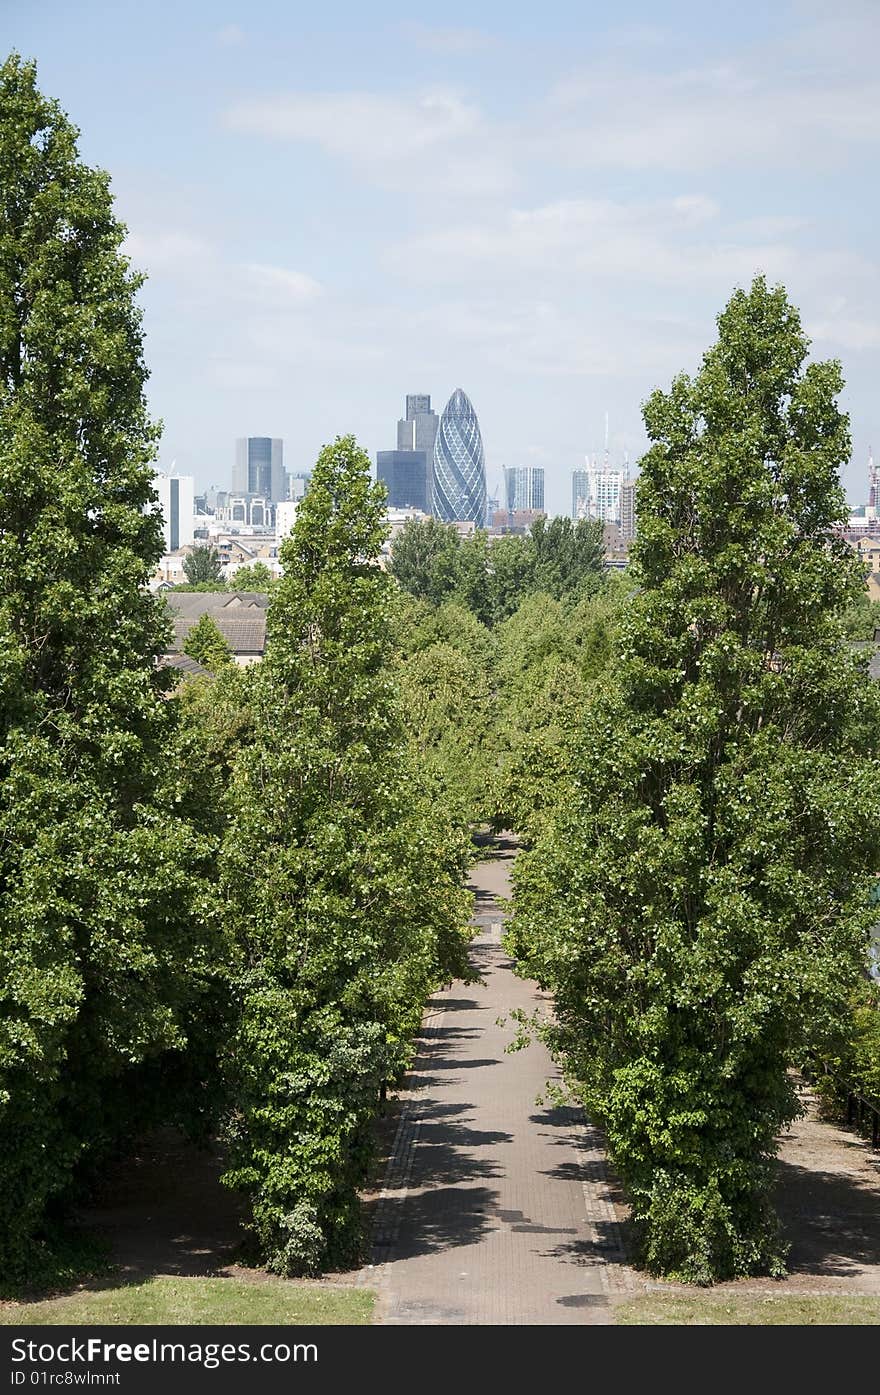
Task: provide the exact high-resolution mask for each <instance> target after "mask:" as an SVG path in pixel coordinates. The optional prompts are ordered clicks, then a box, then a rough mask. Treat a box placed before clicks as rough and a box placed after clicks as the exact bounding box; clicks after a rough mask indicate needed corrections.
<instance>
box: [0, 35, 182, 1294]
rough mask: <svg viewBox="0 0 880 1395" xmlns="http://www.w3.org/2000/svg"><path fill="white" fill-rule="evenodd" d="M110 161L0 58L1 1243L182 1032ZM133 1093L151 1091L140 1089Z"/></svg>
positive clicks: (23, 1261)
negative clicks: (80, 148) (105, 166)
mask: <svg viewBox="0 0 880 1395" xmlns="http://www.w3.org/2000/svg"><path fill="white" fill-rule="evenodd" d="M124 233H125V229H124V228H123V226H122V225H121V224H120V223H119V222H118V221H117V219H116V218H115V216H114V213H113V203H112V198H111V194H110V189H109V181H108V176H107V175H106V174H105V173H103V172H102V171H101V170H96V169H92V168H89V167H88V166H87V165H85V164H84V163H83V162H82V161H81V160H80V158H79V156H78V153H77V132H76V130H75V129H74V127H73V126H72V125H71V123H70V122H69V120H68V119H67V118H66V116H65V115H64V113H63V112H62V111H61V110H60V108H59V106H58V104H57V103H56V102H54V101H51V100H49V99H47V98H45V97H43V96H42V95H41V94H40V92H39V91H38V89H37V86H36V72H35V67H34V64H33V63H27V62H23V61H22V60H21V59H20V58H19V57H18V56H17V55H15V54H13V55H12V56H11V57H10V58H9V59H8V60H7V61H6V62H5V63H4V64H3V66H2V68H0V927H2V931H0V1267H2V1270H3V1273H4V1276H5V1277H6V1278H7V1279H8V1278H10V1277H14V1276H15V1275H20V1274H22V1273H24V1272H25V1271H26V1269H27V1267H28V1265H33V1263H34V1260H35V1256H36V1257H37V1258H38V1251H39V1245H38V1244H37V1243H36V1242H39V1241H40V1240H41V1237H43V1236H44V1234H45V1222H46V1210H47V1205H48V1203H49V1202H50V1201H51V1200H52V1199H53V1198H58V1197H59V1196H60V1195H61V1194H63V1193H64V1191H65V1189H66V1187H67V1186H68V1184H69V1182H70V1178H71V1175H72V1172H73V1170H74V1168H75V1166H76V1165H77V1164H78V1163H79V1162H81V1161H82V1160H83V1159H84V1158H85V1157H86V1156H87V1155H88V1154H89V1152H90V1151H91V1152H94V1151H95V1150H97V1149H99V1148H100V1147H101V1146H102V1145H104V1144H106V1143H107V1142H109V1141H110V1140H111V1139H113V1138H114V1137H115V1136H116V1135H117V1134H118V1130H119V1127H120V1125H121V1120H122V1117H123V1115H126V1116H127V1117H129V1118H130V1116H131V1109H130V1105H129V1104H128V1102H127V1101H128V1100H129V1098H130V1092H129V1091H127V1090H126V1089H125V1087H124V1081H125V1080H126V1079H128V1078H129V1077H130V1075H131V1073H132V1071H134V1070H136V1068H137V1067H138V1066H139V1065H140V1064H142V1063H144V1062H146V1061H149V1060H153V1061H155V1060H157V1059H158V1058H159V1057H160V1056H161V1055H162V1053H164V1052H166V1051H168V1050H169V1049H172V1048H179V1047H180V1046H181V1045H182V1043H183V1037H184V1031H183V1026H182V1023H183V1018H184V1016H185V1014H186V1010H187V1004H188V1003H189V1002H190V1000H191V992H192V989H191V987H189V986H187V980H188V977H189V976H190V974H192V978H191V979H190V983H191V984H192V983H194V982H195V978H196V977H197V961H198V957H199V951H198V949H197V948H196V947H194V946H192V945H190V946H187V944H186V942H185V941H183V940H182V937H181V934H180V925H181V913H182V912H183V911H184V910H185V909H186V907H187V904H188V897H189V887H190V885H191V877H192V873H193V868H194V866H195V865H196V862H195V861H194V860H193V859H195V860H196V861H197V860H198V857H199V856H201V853H200V851H199V846H198V844H197V841H196V840H194V839H193V837H192V836H191V835H190V833H189V830H188V829H187V827H186V826H185V825H183V824H181V823H180V822H179V821H176V820H175V819H173V818H172V817H171V816H170V815H166V813H165V812H164V809H165V806H171V807H173V803H174V781H173V777H172V776H170V775H169V774H168V773H167V772H166V770H165V766H164V760H163V752H164V749H165V744H164V743H165V738H166V732H167V725H168V711H167V708H168V704H166V703H164V702H163V698H162V692H163V687H164V684H165V682H166V681H167V677H166V678H163V676H162V674H161V673H160V671H159V670H158V668H157V665H156V658H157V655H158V654H159V653H160V652H161V650H162V649H163V648H164V644H165V638H166V633H165V631H166V622H165V620H164V618H163V612H162V610H161V609H160V608H159V606H158V604H157V602H156V601H155V600H154V598H153V597H152V596H151V595H150V593H149V591H148V589H147V581H148V578H149V576H150V573H151V571H152V569H153V568H154V566H155V563H156V561H157V559H158V557H159V555H160V554H161V550H162V542H161V535H160V529H159V524H158V521H157V513H156V509H155V507H154V499H155V495H154V493H153V488H152V469H151V464H150V462H151V460H152V458H153V455H154V452H155V445H156V438H157V429H156V427H155V426H154V425H153V424H152V423H151V422H150V420H149V418H148V414H147V409H146V404H145V399H144V382H145V379H146V376H147V373H146V369H145V366H144V361H143V354H142V329H141V314H140V310H139V309H138V307H137V304H136V292H137V289H138V286H139V285H140V278H139V277H138V276H137V275H136V274H134V273H133V272H132V271H131V270H130V268H129V264H128V261H127V259H126V257H125V256H124V255H123V253H122V250H121V247H122V241H123V237H124ZM144 1108H145V1109H146V1105H145V1104H144Z"/></svg>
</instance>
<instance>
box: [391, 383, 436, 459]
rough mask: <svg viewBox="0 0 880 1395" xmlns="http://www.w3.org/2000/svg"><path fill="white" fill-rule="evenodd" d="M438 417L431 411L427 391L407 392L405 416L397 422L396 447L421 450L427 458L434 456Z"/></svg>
mask: <svg viewBox="0 0 880 1395" xmlns="http://www.w3.org/2000/svg"><path fill="white" fill-rule="evenodd" d="M439 425H440V418H439V417H438V415H437V413H436V412H432V411H431V398H430V395H429V394H428V393H425V392H415V393H407V398H406V416H405V417H402V418H401V419H400V421H399V422H398V423H397V449H398V450H423V451H425V453H426V455H427V457H428V460H429V461H430V460H433V458H434V442H435V441H436V440H437V428H438V427H439Z"/></svg>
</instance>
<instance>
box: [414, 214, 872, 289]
mask: <svg viewBox="0 0 880 1395" xmlns="http://www.w3.org/2000/svg"><path fill="white" fill-rule="evenodd" d="M720 213H721V211H720V209H719V207H718V205H717V204H716V203H715V202H714V201H713V200H712V199H709V198H706V197H704V196H703V195H682V196H677V197H673V198H670V199H665V200H654V201H650V202H642V203H622V202H618V201H614V200H611V199H565V200H560V201H558V202H555V203H551V204H544V205H541V206H539V207H537V208H533V209H512V210H509V211H508V212H507V213H506V214H503V215H500V216H499V217H497V218H495V219H494V220H491V221H489V220H486V221H482V222H477V223H471V224H467V225H460V226H457V227H455V226H453V227H451V228H447V229H444V230H442V231H439V232H436V233H429V234H425V235H423V236H421V237H418V238H414V239H411V240H410V241H409V242H407V243H403V244H399V245H398V246H396V247H394V248H392V249H391V251H390V252H389V255H388V265H389V267H390V268H391V269H395V270H396V271H397V272H398V273H400V274H403V275H405V276H408V277H410V278H414V279H421V280H433V281H438V282H449V281H453V282H456V283H460V282H463V281H468V280H471V281H472V280H474V279H479V280H480V281H483V282H485V281H491V282H492V283H493V284H496V285H497V284H499V283H500V282H503V281H506V282H511V278H512V277H513V275H514V274H515V273H517V272H519V273H522V272H524V271H527V272H529V273H530V274H531V275H532V277H533V278H536V279H537V280H538V281H539V283H540V284H541V285H543V286H547V287H549V286H552V285H557V286H558V284H559V282H560V280H562V281H565V282H566V283H567V284H568V285H569V286H570V287H571V288H572V290H574V289H576V288H577V286H578V285H580V287H581V288H585V287H588V286H589V285H590V284H591V283H598V282H603V283H604V282H606V281H608V280H614V279H622V280H625V281H626V282H628V283H640V284H644V285H653V286H671V287H691V286H694V285H696V284H700V285H703V286H707V287H709V288H712V289H714V288H715V287H717V288H718V289H719V291H721V292H722V293H724V292H726V291H727V290H729V289H730V287H731V286H733V285H734V284H740V285H741V284H745V283H748V282H750V281H751V280H752V278H753V277H754V276H755V275H756V274H757V273H758V272H763V273H764V274H766V275H767V276H768V277H770V278H771V279H772V280H776V279H781V280H783V281H788V280H791V279H794V280H798V281H800V282H804V281H809V282H810V284H811V285H820V284H821V285H823V286H827V285H829V284H834V283H835V282H844V281H848V282H861V283H867V281H869V280H872V279H873V277H874V275H875V269H874V267H873V266H872V265H871V264H870V263H867V262H866V261H864V260H863V259H862V258H859V257H858V256H856V255H855V254H852V253H846V252H833V251H815V252H811V251H806V250H803V249H802V248H799V247H798V246H797V245H796V244H795V243H794V242H792V241H791V240H788V241H786V240H779V239H776V240H774V239H772V238H770V237H765V238H755V237H750V236H749V235H748V234H747V233H743V232H742V230H739V231H737V230H736V229H735V228H730V227H725V226H724V224H723V223H722V220H721V216H720ZM511 289H512V290H513V289H514V286H513V284H512V285H511Z"/></svg>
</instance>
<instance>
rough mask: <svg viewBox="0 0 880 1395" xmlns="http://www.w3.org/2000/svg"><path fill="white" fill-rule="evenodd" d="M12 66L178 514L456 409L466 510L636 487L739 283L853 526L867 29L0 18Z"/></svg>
mask: <svg viewBox="0 0 880 1395" xmlns="http://www.w3.org/2000/svg"><path fill="white" fill-rule="evenodd" d="M0 21H2V32H3V47H4V48H5V49H7V50H8V49H11V48H17V49H18V50H19V51H20V52H21V53H22V54H24V55H26V56H28V57H35V58H36V59H37V63H38V69H39V79H40V84H41V86H42V88H43V90H44V91H45V92H47V93H50V94H51V95H53V96H56V97H57V98H58V99H59V100H60V101H61V103H62V105H63V106H64V108H65V109H66V110H67V111H68V112H69V114H70V115H71V117H72V118H73V120H74V121H75V123H76V124H77V125H78V126H79V127H80V129H81V131H82V139H81V150H82V153H83V155H84V156H85V158H86V159H88V160H89V161H90V162H91V163H94V164H99V165H102V166H103V167H104V168H106V169H108V170H109V171H110V174H111V176H112V181H113V188H114V192H115V194H116V198H117V206H118V211H119V214H120V216H121V217H122V219H123V220H124V221H125V222H126V224H127V225H128V228H129V250H130V254H131V256H132V258H133V260H134V261H135V263H136V264H137V265H138V266H140V267H142V268H143V269H144V270H146V271H147V272H148V274H149V281H148V283H147V285H146V287H145V289H144V291H143V293H142V298H143V304H144V308H145V325H146V333H147V340H146V353H147V361H148V363H149V365H150V368H151V372H152V377H151V380H150V388H149V392H150V404H151V408H152V410H153V412H154V414H155V415H156V416H158V417H161V418H162V420H163V421H164V424H165V433H164V437H163V441H162V447H161V462H162V463H163V464H165V465H166V466H167V465H168V464H170V462H171V461H172V460H176V462H177V468H178V470H179V471H180V472H181V473H184V472H186V473H192V474H194V475H195V477H196V480H197V483H198V484H199V485H200V486H207V485H210V484H216V485H218V486H220V487H228V484H229V477H230V471H231V465H232V458H233V449H234V438H235V437H236V436H237V435H244V434H255V435H273V436H276V435H278V436H283V437H284V440H285V463H286V464H287V466H288V468H290V469H300V468H308V466H309V465H310V463H311V462H312V461H313V460H314V457H315V455H316V454H317V452H318V450H319V449H320V447H321V445H322V444H323V443H324V442H325V441H327V440H331V439H332V438H333V437H334V436H335V435H337V434H339V433H341V432H346V431H353V432H354V433H355V434H356V435H357V437H358V439H359V440H360V441H361V443H362V444H363V445H364V447H365V448H366V449H367V450H368V451H369V452H370V454H371V456H372V455H374V453H375V451H376V450H377V449H383V448H389V447H393V446H394V444H395V433H396V425H395V424H396V420H397V417H398V416H399V415H401V413H402V410H403V399H404V395H405V394H406V393H407V392H430V393H431V394H432V396H433V399H434V403H435V405H436V406H438V408H439V407H441V406H442V405H443V403H444V402H445V401H446V399H447V398H448V397H449V395H450V394H451V393H452V391H453V390H454V389H455V388H456V387H458V386H461V387H463V388H464V389H465V391H466V392H467V393H468V395H469V396H470V397H471V399H472V401H473V403H474V406H475V408H476V410H477V413H478V416H479V418H480V423H481V427H482V431H483V439H484V444H485V448H486V458H487V467H488V474H489V484H490V488H491V487H492V486H493V485H495V484H496V482H497V480H498V478H499V476H500V467H501V466H502V465H503V464H530V463H533V464H542V465H544V466H545V467H546V469H547V485H548V503H549V505H550V507H551V508H552V509H554V510H559V511H564V510H566V509H567V505H568V498H569V481H570V472H571V470H572V469H573V468H575V467H578V466H579V465H581V464H582V462H583V457H584V454H585V453H587V452H590V453H593V452H598V451H601V449H602V445H603V436H604V422H605V413H606V411H607V412H608V414H609V420H610V445H611V454H612V457H613V458H614V459H615V460H621V459H622V457H623V453H624V452H627V453H628V455H629V458H630V460H631V461H633V462H635V461H637V459H638V456H639V454H640V453H641V451H642V450H643V449H644V447H645V438H644V434H643V430H642V422H641V413H640V404H641V403H642V401H643V400H644V399H645V397H646V396H647V395H648V394H649V393H650V392H651V390H652V389H653V388H654V387H655V386H658V385H661V386H664V385H666V384H667V383H668V382H669V380H670V378H671V377H672V375H673V374H674V373H675V372H677V371H679V370H681V369H685V370H692V369H694V368H695V367H696V366H697V365H698V363H699V358H700V355H701V353H702V351H703V349H704V348H705V347H706V346H707V345H708V344H709V343H710V342H711V340H712V337H713V335H714V317H715V315H716V314H717V312H718V311H719V310H720V309H721V307H722V306H723V304H724V302H725V301H726V299H727V298H728V296H729V295H730V293H731V291H732V290H733V288H734V287H735V286H736V285H741V284H746V283H748V281H749V280H750V279H751V277H752V275H753V274H754V273H755V272H756V271H759V270H760V271H764V272H765V273H766V274H767V275H768V276H769V277H770V279H771V280H772V281H782V282H783V283H784V284H785V286H786V287H787V288H788V291H789V294H790V296H791V298H792V299H793V300H794V302H795V303H796V304H797V305H798V306H799V307H800V308H801V311H802V314H803V318H804V323H805V327H806V329H807V331H808V333H809V334H810V336H811V337H812V340H813V354H814V355H815V356H817V357H823V358H824V357H837V358H840V359H841V361H842V363H843V368H844V376H845V378H846V382H847V388H846V393H845V399H844V402H845V406H846V408H847V410H848V411H849V412H850V414H851V418H852V432H853V459H852V462H851V463H850V465H849V466H848V467H847V468H846V470H845V471H844V484H845V485H846V487H847V492H848V494H849V495H850V497H851V499H853V500H854V501H858V500H861V499H863V497H864V495H865V485H864V473H865V459H866V456H867V452H868V447H869V443H874V444H875V446H876V452H877V453H878V454H880V396H878V381H880V277H878V251H877V223H878V218H877V214H878V208H877V203H878V193H877V168H878V160H877V156H878V143H880V78H878V73H877V65H876V55H877V52H878V48H880V45H878V40H880V5H878V4H877V3H876V0H866V3H851V2H850V0H840V2H839V3H837V4H835V6H834V7H830V6H828V5H827V3H812V0H811V2H810V3H801V0H797V2H796V3H785V0H777V2H776V3H773V4H771V5H766V4H759V3H754V2H753V0H746V3H740V4H736V5H733V4H726V3H716V4H713V5H711V6H708V5H706V4H705V3H700V4H696V3H687V2H683V3H666V4H664V5H663V6H662V7H661V6H659V5H657V4H656V3H651V4H632V3H622V4H618V5H616V6H608V5H598V4H594V3H589V2H588V3H584V0H581V3H570V4H569V3H554V2H553V0H548V3H544V4H542V5H535V4H534V3H532V4H529V5H521V4H501V3H472V4H469V5H464V4H457V3H456V4H445V5H444V6H442V7H440V6H438V7H437V8H436V9H429V8H428V7H426V6H425V7H416V8H415V9H414V7H413V6H412V5H411V4H407V5H403V4H394V3H387V2H386V0H374V3H373V4H372V5H370V6H369V7H367V6H364V5H362V4H351V3H346V4H338V3H337V4H334V3H330V4H326V5H324V6H320V5H317V4H315V3H311V4H309V5H301V4H297V3H283V2H282V0H250V2H249V4H248V5H247V6H244V5H238V4H236V3H230V4H228V5H224V4H217V3H214V2H213V0H212V3H208V2H207V0H178V3H170V0H150V3H149V4H143V3H137V4H136V3H132V0H79V3H76V4H72V3H70V0H0Z"/></svg>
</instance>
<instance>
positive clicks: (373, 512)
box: [221, 437, 467, 1273]
mask: <svg viewBox="0 0 880 1395" xmlns="http://www.w3.org/2000/svg"><path fill="white" fill-rule="evenodd" d="M369 476H370V463H369V459H368V457H367V456H366V455H365V454H364V453H363V452H362V451H360V450H359V449H358V448H357V446H356V445H355V442H354V440H353V438H351V437H343V438H340V439H337V441H336V442H335V444H333V445H331V446H328V447H326V448H325V449H324V450H323V451H322V452H321V455H320V457H319V459H318V462H317V465H316V467H315V470H314V472H313V474H312V479H311V484H310V488H309V491H308V493H307V494H306V496H305V498H304V500H303V501H302V503H301V505H300V508H299V510H298V513H297V518H296V523H295V525H294V529H293V531H292V533H291V534H290V536H289V537H288V538H287V539H286V541H285V543H284V545H283V549H282V561H283V565H284V576H283V578H282V580H281V582H280V584H279V585H278V587H277V589H276V591H275V593H274V595H273V597H272V602H271V605H270V609H269V614H268V626H269V638H268V643H267V649H266V657H265V659H264V661H263V663H262V664H261V665H260V667H259V670H258V672H257V673H256V675H255V677H254V680H253V684H252V711H253V722H254V725H253V733H252V739H251V741H250V743H249V744H248V745H247V746H246V747H245V748H243V749H242V750H241V752H240V754H239V757H238V759H237V761H236V764H235V770H234V775H233V780H232V785H231V790H230V799H229V815H230V818H229V832H228V835H227V838H226V840H225V844H224V848H223V853H222V858H221V879H222V892H223V896H224V901H225V903H226V905H227V908H228V914H229V917H230V921H231V924H232V926H233V929H234V933H235V935H236V938H237V944H238V949H239V963H238V971H237V980H236V994H237V1001H238V1004H239V1008H238V1014H239V1015H238V1021H237V1025H236V1029H235V1031H234V1033H233V1034H232V1036H231V1038H230V1043H229V1050H228V1053H227V1056H226V1063H225V1066H226V1072H227V1080H228V1088H229V1091H230V1096H231V1099H232V1102H233V1113H232V1116H231V1120H230V1127H229V1143H230V1150H231V1166H230V1170H229V1173H228V1174H227V1181H228V1182H229V1183H230V1184H231V1185H233V1186H236V1187H239V1188H241V1189H243V1190H244V1191H245V1192H246V1193H247V1194H248V1196H249V1197H250V1199H251V1202H252V1207H253V1218H254V1230H255V1233H256V1236H257V1239H258V1241H259V1244H260V1248H261V1253H262V1254H263V1255H264V1257H265V1259H266V1261H267V1263H268V1264H269V1267H270V1268H271V1269H273V1270H275V1271H277V1272H279V1273H305V1272H313V1271H316V1270H318V1269H319V1268H325V1267H327V1266H329V1265H334V1264H343V1263H350V1262H352V1260H353V1258H354V1257H355V1255H356V1254H357V1247H358V1243H359V1231H360V1214H359V1206H358V1200H357V1190H356V1189H357V1187H358V1185H359V1184H360V1183H361V1182H362V1181H363V1179H364V1177H365V1175H366V1168H367V1166H368V1163H369V1160H370V1156H371V1149H372V1137H373V1131H372V1125H373V1121H374V1119H375V1116H376V1113H377V1110H378V1107H379V1102H380V1098H381V1096H382V1093H383V1090H384V1088H385V1086H386V1085H387V1084H388V1083H389V1082H391V1081H393V1080H394V1079H395V1077H396V1076H397V1075H398V1073H399V1072H400V1071H401V1069H402V1068H403V1067H404V1065H405V1064H406V1063H407V1061H408V1060H409V1057H410V1053H411V1046H410V1042H411V1039H412V1035H413V1033H414V1031H415V1030H416V1028H417V1026H418V1023H419V1020H420V1015H421V1008H422V1005H423V1003H424V1000H425V998H426V996H427V994H428V993H429V992H430V991H431V990H432V989H433V988H434V987H435V986H436V985H437V984H439V983H440V982H443V981H447V980H448V979H450V978H451V977H452V976H453V975H456V974H464V973H466V954H465V946H466V932H465V931H464V929H463V928H462V927H463V922H464V921H465V919H466V908H467V898H466V897H465V896H464V894H463V893H462V892H461V891H460V890H459V882H460V877H461V871H462V865H461V858H460V856H459V855H458V852H457V850H456V845H455V841H454V838H453V836H452V831H451V829H450V828H449V827H448V826H446V825H445V820H444V814H443V810H442V808H438V807H436V806H435V805H431V804H430V803H429V801H428V798H427V795H426V792H425V790H424V787H423V785H422V782H421V780H420V777H419V773H418V771H417V770H416V769H414V767H413V765H412V762H411V760H410V758H409V755H408V748H407V741H406V736H405V732H404V729H403V724H402V720H401V714H400V708H399V702H398V699H397V696H396V692H395V686H394V682H393V668H392V656H393V635H394V632H395V617H394V609H395V606H396V605H397V604H398V603H399V592H398V590H397V587H396V586H395V585H394V583H393V582H392V580H391V578H390V577H389V576H387V575H386V574H385V573H384V572H383V571H382V570H381V568H380V567H379V566H378V565H376V559H377V557H378V555H379V551H380V548H381V544H382V540H383V533H384V522H383V517H384V491H383V490H381V489H379V488H377V487H376V486H375V485H372V484H371V483H370V478H369ZM268 811H271V817H267V812H268Z"/></svg>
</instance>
